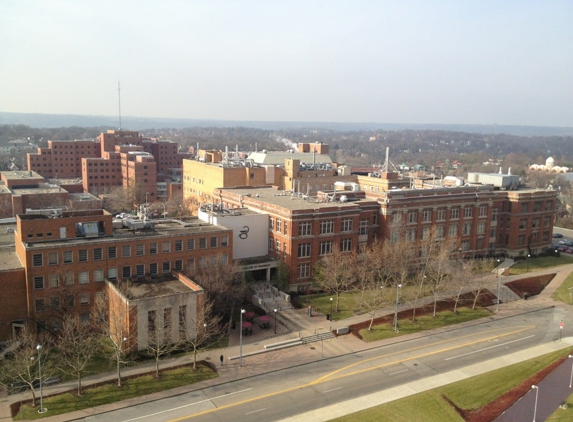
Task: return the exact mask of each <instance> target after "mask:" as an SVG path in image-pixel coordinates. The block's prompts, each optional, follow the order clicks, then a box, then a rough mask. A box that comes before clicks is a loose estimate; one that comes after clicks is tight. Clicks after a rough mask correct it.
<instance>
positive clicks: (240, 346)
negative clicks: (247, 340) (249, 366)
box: [239, 308, 245, 366]
mask: <svg viewBox="0 0 573 422" xmlns="http://www.w3.org/2000/svg"><path fill="white" fill-rule="evenodd" d="M244 313H245V310H244V309H242V308H241V324H240V327H239V328H240V329H241V331H239V366H243V314H244Z"/></svg>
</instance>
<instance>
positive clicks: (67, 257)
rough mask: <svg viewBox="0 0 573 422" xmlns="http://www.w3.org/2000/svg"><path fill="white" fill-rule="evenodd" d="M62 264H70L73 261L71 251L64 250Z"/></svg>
mask: <svg viewBox="0 0 573 422" xmlns="http://www.w3.org/2000/svg"><path fill="white" fill-rule="evenodd" d="M63 255H64V264H71V263H72V262H74V258H73V255H72V251H64V254H63Z"/></svg>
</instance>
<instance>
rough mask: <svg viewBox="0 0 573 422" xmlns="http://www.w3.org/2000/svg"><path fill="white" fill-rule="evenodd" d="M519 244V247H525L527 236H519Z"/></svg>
mask: <svg viewBox="0 0 573 422" xmlns="http://www.w3.org/2000/svg"><path fill="white" fill-rule="evenodd" d="M517 244H518V245H519V246H523V245H525V235H524V234H520V235H519V236H517Z"/></svg>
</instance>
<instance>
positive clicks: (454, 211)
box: [450, 207, 460, 218]
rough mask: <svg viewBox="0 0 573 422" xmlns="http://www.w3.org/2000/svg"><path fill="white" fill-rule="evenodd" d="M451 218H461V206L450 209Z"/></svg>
mask: <svg viewBox="0 0 573 422" xmlns="http://www.w3.org/2000/svg"><path fill="white" fill-rule="evenodd" d="M450 218H460V209H459V207H454V208H452V209H451V210H450Z"/></svg>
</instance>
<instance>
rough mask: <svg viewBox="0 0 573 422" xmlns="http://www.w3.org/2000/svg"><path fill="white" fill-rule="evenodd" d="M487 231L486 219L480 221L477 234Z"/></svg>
mask: <svg viewBox="0 0 573 422" xmlns="http://www.w3.org/2000/svg"><path fill="white" fill-rule="evenodd" d="M484 233H485V221H480V222H479V223H478V226H477V234H484Z"/></svg>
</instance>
